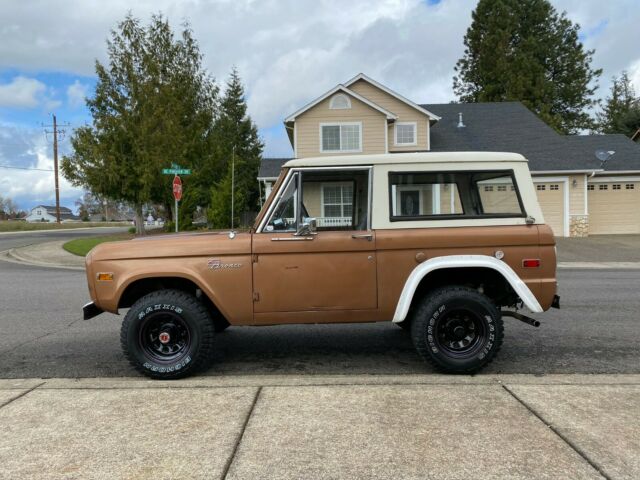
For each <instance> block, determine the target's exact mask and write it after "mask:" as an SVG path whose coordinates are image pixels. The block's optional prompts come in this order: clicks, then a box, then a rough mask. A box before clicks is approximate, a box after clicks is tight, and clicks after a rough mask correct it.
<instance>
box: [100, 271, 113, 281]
mask: <svg viewBox="0 0 640 480" xmlns="http://www.w3.org/2000/svg"><path fill="white" fill-rule="evenodd" d="M97 278H98V281H99V282H112V281H113V273H111V272H108V273H98V277H97Z"/></svg>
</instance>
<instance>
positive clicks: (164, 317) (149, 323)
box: [120, 290, 215, 380]
mask: <svg viewBox="0 0 640 480" xmlns="http://www.w3.org/2000/svg"><path fill="white" fill-rule="evenodd" d="M160 324H162V326H160V327H156V328H155V330H158V329H160V330H162V329H165V330H167V328H165V326H166V325H169V326H170V327H171V326H173V327H175V328H174V329H171V331H172V332H173V331H176V332H177V333H176V335H175V337H176V338H188V341H187V340H183V341H182V342H180V345H182V344H183V343H184V345H182V346H180V345H176V346H175V347H174V346H173V345H171V348H175V349H177V351H176V353H175V358H173V357H167V358H163V355H165V353H164V352H159V351H158V350H157V348H158V346H160V344H159V343H158V342H159V341H160V340H159V338H160V337H159V336H157V337H156V338H157V340H156V341H155V342H152V341H151V340H150V339H151V338H153V331H154V330H153V328H154V326H155V325H160ZM214 330H215V328H214V324H213V320H212V319H211V315H210V314H209V312H208V311H207V309H206V308H205V306H204V305H203V304H202V303H200V302H199V301H198V299H197V298H196V297H195V296H193V295H190V294H188V293H186V292H183V291H180V290H158V291H156V292H152V293H149V294H148V295H145V296H144V297H142V298H140V299H139V300H138V301H136V302H135V303H134V304H133V305H132V306H131V308H130V309H129V311H128V312H127V315H126V316H125V318H124V321H123V322H122V328H121V330H120V343H121V345H122V350H123V352H124V355H125V357H126V358H127V360H129V363H131V365H132V366H133V367H134V368H135V369H136V370H137V371H138V372H140V373H142V374H144V375H146V376H148V377H151V378H155V379H163V380H169V379H177V378H183V377H186V376H189V375H191V374H193V373H195V372H198V371H200V370H203V369H205V368H207V367H208V366H209V365H210V363H211V359H212V357H213V340H214V334H215V332H214ZM179 334H180V335H179ZM172 335H173V334H172ZM160 348H161V349H162V348H167V349H168V348H169V346H168V345H167V346H165V345H162V346H160Z"/></svg>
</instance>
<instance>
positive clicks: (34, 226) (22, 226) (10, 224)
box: [0, 220, 131, 232]
mask: <svg viewBox="0 0 640 480" xmlns="http://www.w3.org/2000/svg"><path fill="white" fill-rule="evenodd" d="M126 226H131V224H130V223H127V222H77V223H60V224H57V223H49V222H35V223H29V222H22V221H16V220H0V232H26V231H30V230H58V229H61V230H64V229H67V228H90V227H126Z"/></svg>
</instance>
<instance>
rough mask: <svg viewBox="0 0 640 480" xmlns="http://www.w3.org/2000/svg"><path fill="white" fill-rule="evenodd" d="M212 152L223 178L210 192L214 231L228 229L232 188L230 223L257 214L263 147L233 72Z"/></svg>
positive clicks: (228, 83)
mask: <svg viewBox="0 0 640 480" xmlns="http://www.w3.org/2000/svg"><path fill="white" fill-rule="evenodd" d="M214 130H215V146H216V147H215V148H216V156H217V158H218V159H219V165H220V166H221V167H222V172H223V177H222V179H221V180H220V181H219V182H217V183H216V184H215V185H214V187H213V188H212V189H211V207H210V208H209V212H208V217H209V222H210V223H211V224H212V226H213V227H214V228H228V227H230V226H231V189H232V179H233V185H234V202H233V203H234V221H233V225H234V226H238V225H240V223H241V216H242V214H243V213H245V214H246V213H248V212H255V211H257V210H258V203H259V200H260V198H259V191H258V181H257V177H258V170H259V169H260V160H261V157H262V149H263V144H262V142H261V141H260V139H259V137H258V129H257V128H256V126H255V124H254V123H253V121H252V120H251V117H249V116H248V115H247V104H246V102H245V98H244V87H243V86H242V81H241V80H240V76H239V74H238V71H237V70H236V69H235V68H234V69H233V70H232V71H231V75H230V76H229V79H228V81H227V85H226V89H225V92H224V95H223V97H222V100H221V102H220V116H219V118H218V120H217V122H216V124H215V128H214Z"/></svg>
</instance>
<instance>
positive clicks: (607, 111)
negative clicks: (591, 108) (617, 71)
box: [597, 71, 640, 137]
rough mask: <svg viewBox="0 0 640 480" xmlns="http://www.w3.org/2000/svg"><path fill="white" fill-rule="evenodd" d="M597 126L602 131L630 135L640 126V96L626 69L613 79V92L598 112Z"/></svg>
mask: <svg viewBox="0 0 640 480" xmlns="http://www.w3.org/2000/svg"><path fill="white" fill-rule="evenodd" d="M597 127H598V128H597V130H598V132H600V133H622V134H624V135H627V136H629V137H630V136H631V135H633V134H634V133H635V132H636V131H637V130H638V128H640V98H639V97H637V96H636V92H635V90H634V88H633V84H632V83H631V80H630V79H629V75H628V74H627V72H626V71H623V72H622V74H621V75H620V77H619V78H618V77H615V76H614V77H613V78H612V79H611V94H610V95H609V96H608V97H607V98H606V100H605V103H604V106H603V107H602V111H601V112H598V114H597Z"/></svg>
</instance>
